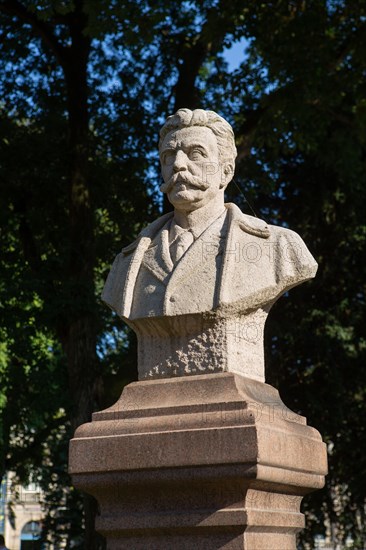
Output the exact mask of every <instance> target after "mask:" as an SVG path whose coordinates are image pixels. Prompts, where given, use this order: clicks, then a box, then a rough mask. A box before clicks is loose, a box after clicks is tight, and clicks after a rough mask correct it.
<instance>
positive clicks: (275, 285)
mask: <svg viewBox="0 0 366 550" xmlns="http://www.w3.org/2000/svg"><path fill="white" fill-rule="evenodd" d="M159 154H160V161H161V169H162V176H163V180H164V183H163V184H162V186H161V190H162V191H163V192H164V193H166V194H167V196H168V199H169V201H170V202H171V203H172V205H173V206H174V212H171V213H168V214H165V215H163V216H161V217H160V218H158V219H157V220H155V221H154V222H153V223H152V224H150V225H149V226H147V227H146V228H145V229H144V230H143V231H142V232H141V233H140V235H139V236H138V238H137V239H136V241H135V242H134V243H132V244H130V245H129V246H127V247H126V248H124V249H123V250H122V251H121V253H120V254H118V256H117V257H116V259H115V261H114V264H113V266H112V269H111V271H110V274H109V276H108V279H107V282H106V284H105V287H104V290H103V294H102V299H103V301H104V302H105V303H106V304H107V305H108V306H110V307H111V308H112V309H113V310H114V311H115V312H116V313H117V314H118V315H119V316H120V317H121V318H122V319H123V320H124V321H125V322H126V323H127V324H129V325H130V326H131V327H132V328H133V329H134V330H135V332H136V333H137V337H138V344H139V365H138V368H139V378H140V379H149V378H159V377H160V378H161V377H171V376H183V375H192V374H207V373H210V372H225V371H229V372H236V373H237V374H241V375H243V376H246V377H249V378H254V379H256V380H259V381H262V382H263V381H264V354H263V330H264V324H265V321H266V317H267V315H268V312H269V310H270V308H271V306H272V305H273V303H274V302H275V301H276V300H277V299H278V298H279V297H280V296H281V295H282V294H283V293H284V292H286V291H287V290H289V289H290V288H292V287H293V286H296V285H298V284H300V283H302V282H303V281H306V280H308V279H310V278H312V277H314V276H315V273H316V270H317V264H316V262H315V260H314V258H313V257H312V256H311V254H310V252H309V251H308V249H307V247H306V245H305V243H304V242H303V241H302V239H301V238H300V237H299V235H297V234H296V233H294V232H293V231H291V230H289V229H285V228H283V227H277V226H273V225H267V224H266V222H264V221H263V220H260V219H258V218H255V217H252V216H248V215H247V214H244V213H242V212H241V211H240V209H239V208H238V207H237V206H235V205H234V204H230V203H229V204H225V202H224V191H225V188H226V186H227V185H228V183H229V182H230V180H231V179H232V177H233V174H234V167H235V157H236V147H235V141H234V133H233V130H232V128H231V126H230V124H229V123H228V122H226V121H225V120H224V119H223V118H222V117H220V116H219V115H218V114H216V113H215V112H213V111H204V110H202V109H196V110H194V111H191V110H189V109H179V110H178V111H177V112H176V113H175V114H174V115H172V116H170V117H168V119H167V120H166V122H165V124H164V126H163V127H162V129H161V131H160V141H159Z"/></svg>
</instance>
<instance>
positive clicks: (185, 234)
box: [170, 229, 194, 264]
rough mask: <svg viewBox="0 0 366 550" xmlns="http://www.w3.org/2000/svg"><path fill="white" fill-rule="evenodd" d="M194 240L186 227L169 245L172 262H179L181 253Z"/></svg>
mask: <svg viewBox="0 0 366 550" xmlns="http://www.w3.org/2000/svg"><path fill="white" fill-rule="evenodd" d="M193 241H194V237H193V235H192V233H191V232H190V231H189V230H188V229H186V230H184V231H182V233H180V234H179V235H178V237H177V238H176V239H175V240H174V241H173V242H172V244H171V245H170V256H171V258H172V261H173V263H174V264H176V263H177V262H179V260H180V259H181V257H182V256H183V254H184V253H185V252H186V251H187V250H188V248H189V247H190V246H191V244H192V243H193Z"/></svg>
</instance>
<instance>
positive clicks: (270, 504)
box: [70, 373, 327, 550]
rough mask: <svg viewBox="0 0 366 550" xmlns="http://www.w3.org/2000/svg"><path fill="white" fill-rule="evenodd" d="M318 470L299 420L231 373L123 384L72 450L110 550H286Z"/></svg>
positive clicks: (312, 434) (311, 441) (318, 446)
mask: <svg viewBox="0 0 366 550" xmlns="http://www.w3.org/2000/svg"><path fill="white" fill-rule="evenodd" d="M326 471H327V460H326V449H325V445H324V444H323V443H322V440H321V437H320V435H319V433H318V432H317V431H316V430H315V429H314V428H311V427H309V426H307V425H306V420H305V418H303V417H301V416H299V415H296V414H294V413H293V412H291V411H290V410H289V409H287V408H286V407H285V405H284V404H283V403H282V401H281V399H280V397H279V395H278V392H277V391H276V390H275V389H274V388H272V387H271V386H269V385H267V384H263V383H261V382H257V381H255V380H251V379H248V378H244V377H242V376H240V375H236V374H232V373H223V374H209V375H197V376H190V377H179V378H175V379H166V380H152V381H146V382H145V381H142V382H136V383H133V384H130V385H129V386H127V387H126V388H125V389H124V391H123V394H122V396H121V398H120V400H119V401H118V402H117V403H116V404H115V405H114V406H113V407H111V408H110V409H107V410H105V411H102V412H99V413H95V414H94V415H93V421H92V422H91V423H89V424H84V425H83V426H81V427H79V428H78V429H77V431H76V433H75V436H74V439H73V440H72V441H71V446H70V473H71V474H72V478H73V482H74V485H75V486H76V487H78V488H80V489H82V490H84V491H86V492H88V493H90V494H92V495H94V496H95V497H96V499H97V500H98V502H99V505H100V516H99V517H98V519H97V530H98V531H99V532H100V533H102V534H103V535H104V536H105V537H106V538H107V541H108V549H109V550H117V549H118V550H123V549H129V550H131V549H133V550H139V549H141V550H142V549H144V550H149V549H151V550H172V549H173V548H174V550H183V549H185V550H186V549H193V548H194V549H195V550H201V549H202V550H210V549H219V548H220V549H227V550H229V549H230V550H234V549H246V550H290V549H291V550H295V548H296V533H297V532H298V531H300V530H301V529H302V528H303V527H304V518H303V515H302V514H301V513H300V511H299V508H300V503H301V499H302V497H303V496H304V495H305V494H307V493H309V492H311V491H313V490H315V489H319V488H321V487H322V486H323V484H324V475H325V474H326Z"/></svg>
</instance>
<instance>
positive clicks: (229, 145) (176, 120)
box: [159, 109, 237, 165]
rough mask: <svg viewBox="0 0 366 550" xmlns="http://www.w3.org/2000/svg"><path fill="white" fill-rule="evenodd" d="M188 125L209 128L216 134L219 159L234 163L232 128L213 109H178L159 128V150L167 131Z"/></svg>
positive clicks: (234, 149)
mask: <svg viewBox="0 0 366 550" xmlns="http://www.w3.org/2000/svg"><path fill="white" fill-rule="evenodd" d="M188 126H204V127H206V128H210V130H212V132H213V133H214V134H215V136H216V140H217V145H218V148H219V156H220V160H221V161H223V162H232V163H233V165H234V164H235V158H236V155H237V151H236V147H235V139H234V132H233V129H232V127H231V126H230V124H229V123H228V122H226V120H225V119H224V118H222V117H221V116H220V115H218V114H217V113H215V112H214V111H204V110H203V109H195V110H194V111H191V110H190V109H179V110H178V111H177V112H176V113H175V114H174V115H171V116H169V117H168V118H167V119H166V121H165V124H164V126H163V127H162V129H161V130H160V140H159V150H160V148H161V145H162V142H163V139H164V138H165V136H166V135H167V134H168V133H169V132H172V131H173V130H179V129H181V128H186V127H188Z"/></svg>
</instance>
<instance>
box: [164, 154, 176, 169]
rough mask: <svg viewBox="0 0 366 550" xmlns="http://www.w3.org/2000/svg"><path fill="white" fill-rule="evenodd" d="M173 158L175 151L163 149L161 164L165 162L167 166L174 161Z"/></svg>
mask: <svg viewBox="0 0 366 550" xmlns="http://www.w3.org/2000/svg"><path fill="white" fill-rule="evenodd" d="M174 159H175V151H173V150H171V151H165V152H164V153H163V155H162V161H163V164H166V165H168V166H170V165H172V164H173V163H174Z"/></svg>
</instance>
